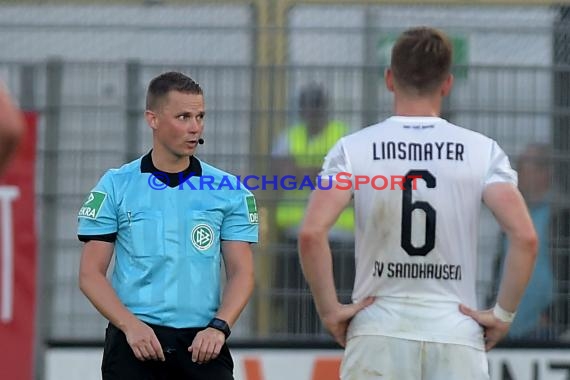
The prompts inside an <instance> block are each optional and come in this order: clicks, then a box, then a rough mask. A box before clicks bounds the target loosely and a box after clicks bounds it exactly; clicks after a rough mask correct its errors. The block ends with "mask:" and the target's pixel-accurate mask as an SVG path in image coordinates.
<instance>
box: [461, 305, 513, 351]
mask: <svg viewBox="0 0 570 380" xmlns="http://www.w3.org/2000/svg"><path fill="white" fill-rule="evenodd" d="M459 310H460V311H461V312H462V313H463V314H465V315H467V316H469V317H471V318H473V319H474V320H475V322H477V323H478V324H479V325H480V326H481V327H483V330H484V333H483V336H484V338H485V351H489V350H491V349H492V348H493V347H495V346H496V345H497V343H499V342H500V341H501V339H503V338H504V337H505V335H507V333H508V332H509V328H510V327H511V324H510V323H507V322H503V321H501V320H500V319H499V318H497V317H496V316H495V314H493V309H489V310H473V309H470V308H468V307H467V306H465V305H459Z"/></svg>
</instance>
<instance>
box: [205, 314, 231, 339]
mask: <svg viewBox="0 0 570 380" xmlns="http://www.w3.org/2000/svg"><path fill="white" fill-rule="evenodd" d="M208 327H211V328H214V329H216V330H220V331H221V332H223V333H224V335H225V337H226V339H228V337H229V336H230V334H231V333H232V331H231V330H230V326H229V325H228V322H226V321H224V320H223V319H220V318H212V320H211V321H210V323H208Z"/></svg>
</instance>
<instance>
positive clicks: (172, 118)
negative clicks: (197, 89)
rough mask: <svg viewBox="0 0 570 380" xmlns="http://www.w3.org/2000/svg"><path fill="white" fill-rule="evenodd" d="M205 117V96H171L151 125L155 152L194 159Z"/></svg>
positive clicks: (169, 94) (172, 93)
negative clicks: (156, 149) (160, 151)
mask: <svg viewBox="0 0 570 380" xmlns="http://www.w3.org/2000/svg"><path fill="white" fill-rule="evenodd" d="M204 115H205V111H204V97H203V96H202V95H196V94H188V93H183V92H178V91H171V92H169V93H168V96H167V97H166V99H165V101H164V102H163V103H162V106H161V107H160V109H159V110H158V111H157V112H156V113H155V117H154V123H155V124H154V126H152V125H151V126H152V127H153V130H154V131H155V133H154V136H155V145H158V146H157V147H156V148H158V149H160V148H162V149H160V150H162V151H164V152H165V153H166V154H169V155H171V156H174V157H177V158H181V157H188V156H191V155H193V154H194V152H195V150H196V147H197V146H198V139H199V138H200V136H201V135H202V130H203V129H204Z"/></svg>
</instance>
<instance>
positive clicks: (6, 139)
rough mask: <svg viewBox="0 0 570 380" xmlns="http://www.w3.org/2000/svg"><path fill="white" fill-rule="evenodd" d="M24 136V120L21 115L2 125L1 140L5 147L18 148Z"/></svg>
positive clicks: (0, 128)
mask: <svg viewBox="0 0 570 380" xmlns="http://www.w3.org/2000/svg"><path fill="white" fill-rule="evenodd" d="M23 136H24V119H23V118H22V116H21V115H20V114H19V113H16V114H14V115H13V116H12V117H10V118H7V119H5V120H4V122H2V123H1V124H0V139H1V140H2V141H3V144H2V145H4V146H16V145H18V143H19V142H20V140H21V139H22V137H23Z"/></svg>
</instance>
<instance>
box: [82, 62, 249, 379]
mask: <svg viewBox="0 0 570 380" xmlns="http://www.w3.org/2000/svg"><path fill="white" fill-rule="evenodd" d="M204 116H205V111H204V97H203V93H202V89H201V88H200V86H199V85H198V84H197V83H196V82H195V81H193V80H192V79H191V78H189V77H187V76H185V75H184V74H182V73H178V72H167V73H164V74H162V75H160V76H158V77H156V78H154V79H153V80H152V81H151V82H150V85H149V87H148V91H147V99H146V111H145V119H146V121H147V123H148V125H149V127H150V128H151V130H152V134H153V148H152V150H151V151H150V152H149V153H148V154H146V155H144V156H143V157H140V158H138V159H136V160H134V161H132V162H130V163H127V164H125V165H123V166H122V167H121V168H119V169H111V170H109V171H107V172H106V173H105V174H104V175H103V177H102V178H101V179H100V180H99V182H98V183H97V185H96V186H95V187H94V188H93V189H92V191H91V192H90V193H89V195H88V196H87V198H86V199H85V203H84V204H83V206H82V207H81V209H80V210H79V216H78V219H79V225H78V237H79V240H81V241H82V242H84V243H85V244H84V246H83V251H82V256H81V264H80V273H79V286H80V288H81V290H82V291H83V293H84V294H85V295H86V296H87V298H88V299H89V300H90V301H91V302H92V303H93V305H94V306H95V307H96V308H97V310H99V312H100V313H101V314H102V315H103V316H104V317H105V318H107V319H108V320H109V325H108V328H107V330H106V334H105V347H104V352H103V360H102V367H101V368H102V374H103V379H104V380H111V379H117V380H118V379H120V380H128V379H133V380H135V379H136V380H145V379H148V380H151V379H152V380H154V379H197V380H200V379H204V380H206V379H219V380H225V379H233V361H232V357H231V355H230V352H229V350H228V347H227V345H226V339H227V338H228V337H229V335H230V332H231V327H232V326H233V324H234V323H235V322H236V320H237V319H238V317H239V315H240V313H241V312H242V310H243V309H244V307H245V305H246V304H247V301H248V299H249V297H250V296H251V293H252V291H253V286H254V276H253V257H252V250H251V243H256V242H257V241H258V216H257V208H256V203H255V199H254V197H253V195H252V194H251V193H250V192H249V191H248V190H245V189H244V188H237V186H236V187H232V186H219V184H220V183H222V181H223V183H226V184H227V183H228V182H229V183H232V184H235V183H236V180H235V177H233V176H230V175H229V174H227V173H225V172H223V171H221V170H219V169H217V168H215V167H213V166H210V165H208V164H206V163H204V162H202V161H200V160H199V159H197V158H196V157H195V156H194V153H195V151H196V147H197V145H198V144H199V143H202V142H203V140H202V139H201V135H202V131H203V128H204ZM206 176H207V178H208V179H209V180H211V179H212V178H213V181H214V183H213V185H212V187H213V188H214V189H215V190H212V189H211V187H209V186H206V187H204V186H200V184H201V182H200V180H201V178H200V177H206ZM113 252H114V253H115V262H114V269H113V273H112V277H111V281H110V282H109V281H108V280H107V278H106V273H107V269H108V267H109V264H110V262H111V258H112V257H113ZM222 258H223V262H224V266H225V272H226V274H227V282H226V284H225V286H224V288H223V292H221V278H220V271H221V262H222ZM220 294H221V297H220Z"/></svg>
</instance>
